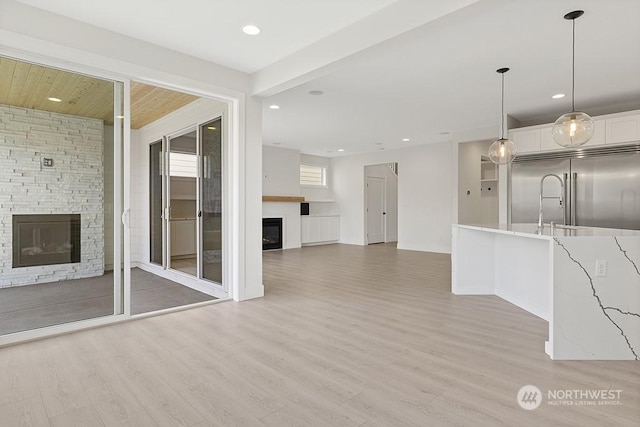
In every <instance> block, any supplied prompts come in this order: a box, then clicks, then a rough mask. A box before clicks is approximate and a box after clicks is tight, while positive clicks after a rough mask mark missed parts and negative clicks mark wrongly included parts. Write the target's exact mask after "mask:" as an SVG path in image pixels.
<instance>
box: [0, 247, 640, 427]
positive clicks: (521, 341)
mask: <svg viewBox="0 0 640 427" xmlns="http://www.w3.org/2000/svg"><path fill="white" fill-rule="evenodd" d="M449 271H450V262H449V256H445V255H437V254H426V253H419V252H409V251H397V250H396V249H395V247H393V246H390V245H374V246H368V247H357V246H346V245H329V246H317V247H307V248H303V249H299V250H298V249H296V250H287V251H270V252H268V253H265V254H264V283H265V287H266V296H265V297H264V298H262V299H257V300H253V301H248V302H243V303H233V302H228V303H222V304H216V305H211V306H207V307H201V308H197V309H192V310H187V311H183V312H178V313H172V314H167V315H163V316H157V317H153V318H147V319H142V320H137V321H133V322H127V323H123V324H118V325H114V326H109V327H104V328H100V329H95V330H90V331H84V332H80V333H75V334H72V335H66V336H62V337H57V338H52V339H46V340H42V341H37V342H32V343H27V344H22V345H17V346H13V347H7V348H4V349H0V372H2V375H1V376H0V414H2V423H3V424H2V425H3V426H4V425H7V426H9V425H11V426H12V425H18V424H20V423H23V424H25V425H42V426H46V425H52V426H65V427H66V426H71V425H82V426H101V425H109V426H120V425H131V426H145V425H166V426H178V425H183V426H225V427H226V426H235V425H249V426H277V427H281V426H294V425H295V426H332V425H339V426H440V425H468V426H481V425H487V426H496V425H510V426H544V425H549V426H558V425H572V426H590V425H593V426H604V425H616V426H625V425H629V426H631V425H633V426H637V425H638V424H637V422H638V420H639V419H640V369H639V368H640V365H639V364H638V363H637V362H554V361H551V360H549V359H548V357H547V356H546V355H545V354H544V341H545V339H546V335H547V325H546V322H544V321H542V320H540V319H538V318H537V317H535V316H533V315H530V314H528V313H526V312H524V311H522V310H520V309H518V308H517V307H515V306H513V305H511V304H509V303H507V302H505V301H502V300H501V299H499V298H497V297H469V296H455V295H452V294H451V293H450V292H449V286H450V285H449V283H450V272H449ZM525 384H534V385H536V386H538V387H539V388H540V389H541V390H543V393H544V392H546V390H548V389H554V388H557V389H585V388H586V389H621V390H623V391H622V396H621V399H622V403H623V405H622V406H617V407H604V406H596V407H576V406H573V407H551V406H548V405H545V404H543V405H542V406H541V407H540V408H538V409H536V410H533V411H525V410H523V409H521V408H520V407H519V406H518V404H517V402H516V393H517V391H518V389H519V388H520V387H521V386H523V385H525Z"/></svg>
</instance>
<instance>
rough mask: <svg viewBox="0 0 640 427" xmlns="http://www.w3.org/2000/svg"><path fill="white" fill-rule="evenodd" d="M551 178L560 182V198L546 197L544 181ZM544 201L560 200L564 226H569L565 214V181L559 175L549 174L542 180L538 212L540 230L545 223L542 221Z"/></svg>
mask: <svg viewBox="0 0 640 427" xmlns="http://www.w3.org/2000/svg"><path fill="white" fill-rule="evenodd" d="M550 177H554V178H556V179H557V180H558V181H559V182H560V196H558V197H545V195H544V180H545V179H547V178H550ZM544 199H559V201H560V207H561V208H562V220H563V224H564V225H567V221H566V215H565V212H564V181H563V180H562V178H560V177H559V176H558V175H555V174H552V173H549V174H547V175H545V176H543V177H542V178H541V179H540V210H539V211H538V228H542V227H543V226H544V222H543V220H542V201H543V200H544Z"/></svg>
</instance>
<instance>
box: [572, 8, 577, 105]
mask: <svg viewBox="0 0 640 427" xmlns="http://www.w3.org/2000/svg"><path fill="white" fill-rule="evenodd" d="M571 26H572V29H573V35H572V45H571V111H576V19H575V18H574V19H572V20H571Z"/></svg>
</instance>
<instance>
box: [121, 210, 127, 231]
mask: <svg viewBox="0 0 640 427" xmlns="http://www.w3.org/2000/svg"><path fill="white" fill-rule="evenodd" d="M121 220H122V225H124V226H125V227H127V228H129V209H125V210H124V212H122V217H121Z"/></svg>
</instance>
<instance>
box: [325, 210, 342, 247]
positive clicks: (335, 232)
mask: <svg viewBox="0 0 640 427" xmlns="http://www.w3.org/2000/svg"><path fill="white" fill-rule="evenodd" d="M338 240H340V217H339V216H332V217H329V230H328V232H327V241H331V242H337V241H338Z"/></svg>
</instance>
